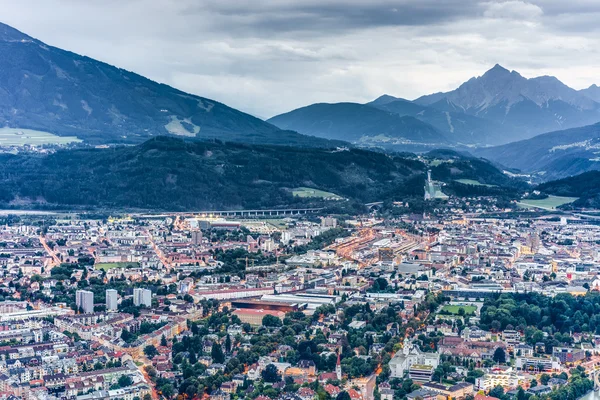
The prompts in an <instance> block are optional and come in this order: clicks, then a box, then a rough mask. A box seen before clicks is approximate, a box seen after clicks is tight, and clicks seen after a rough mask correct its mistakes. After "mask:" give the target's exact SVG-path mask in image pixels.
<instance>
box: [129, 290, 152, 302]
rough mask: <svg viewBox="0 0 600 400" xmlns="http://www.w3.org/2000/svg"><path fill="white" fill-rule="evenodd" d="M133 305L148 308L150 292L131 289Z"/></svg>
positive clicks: (150, 300)
mask: <svg viewBox="0 0 600 400" xmlns="http://www.w3.org/2000/svg"><path fill="white" fill-rule="evenodd" d="M133 304H134V305H135V306H146V307H150V306H151V305H152V291H151V290H150V289H142V288H135V289H133Z"/></svg>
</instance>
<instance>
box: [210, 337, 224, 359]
mask: <svg viewBox="0 0 600 400" xmlns="http://www.w3.org/2000/svg"><path fill="white" fill-rule="evenodd" d="M210 356H211V357H212V359H213V362H216V363H219V364H223V362H224V361H225V354H223V349H222V348H221V345H220V344H218V343H216V342H215V343H213V345H212V349H210Z"/></svg>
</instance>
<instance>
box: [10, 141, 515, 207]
mask: <svg viewBox="0 0 600 400" xmlns="http://www.w3.org/2000/svg"><path fill="white" fill-rule="evenodd" d="M428 157H429V156H428ZM431 157H433V158H436V159H437V158H439V157H440V156H439V154H438V155H436V154H434V155H432V156H431ZM452 157H453V158H452V160H451V161H448V158H447V157H446V158H445V159H444V160H443V161H441V162H439V163H436V164H437V165H436V166H435V167H434V169H433V176H434V179H439V180H443V181H446V182H449V183H452V182H454V181H455V180H456V179H473V180H480V181H482V182H492V183H493V184H497V185H502V184H505V183H506V184H507V186H511V185H508V180H507V179H508V178H506V177H505V176H504V174H502V172H500V171H498V170H497V169H494V168H493V166H492V165H491V164H489V163H488V162H485V161H481V160H479V161H477V160H474V159H471V158H465V157H463V156H460V155H453V156H452ZM433 158H428V160H429V161H433ZM429 161H428V162H429ZM427 169H428V166H427V164H426V163H425V162H424V161H422V160H421V159H420V158H419V157H417V156H415V155H414V154H401V155H400V154H386V153H382V152H374V151H368V150H361V149H347V150H326V149H319V148H299V147H284V146H269V145H260V146H257V145H248V144H241V143H222V142H208V141H184V140H181V139H178V138H172V137H156V138H153V139H150V140H148V141H146V142H144V143H142V144H140V145H136V146H116V147H111V148H105V149H89V148H88V149H74V150H61V151H58V152H56V153H54V154H49V155H40V154H39V153H20V154H17V155H12V154H0V205H1V206H2V207H15V206H29V207H31V206H35V207H44V206H45V207H69V208H73V207H76V206H81V207H88V208H89V207H91V208H105V209H134V208H135V209H154V210H197V211H198V210H223V209H241V208H245V209H264V208H272V207H301V206H307V205H318V206H323V205H330V204H331V203H332V202H326V201H323V200H314V199H305V198H299V197H294V196H293V195H292V189H294V188H299V187H310V188H315V189H321V190H324V191H328V192H332V193H335V194H337V195H340V196H343V197H345V198H347V199H349V200H350V201H349V202H333V203H336V204H344V203H348V204H355V203H363V204H364V203H368V202H374V201H384V200H402V201H410V202H411V203H415V204H419V202H421V203H422V201H423V186H424V181H425V174H426V170H427ZM486 180H487V181H486ZM464 186H468V185H464ZM474 188H475V187H474ZM463 189H464V190H471V189H469V188H468V187H465V188H463ZM315 202H316V204H315Z"/></svg>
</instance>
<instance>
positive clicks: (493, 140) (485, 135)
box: [367, 95, 506, 146]
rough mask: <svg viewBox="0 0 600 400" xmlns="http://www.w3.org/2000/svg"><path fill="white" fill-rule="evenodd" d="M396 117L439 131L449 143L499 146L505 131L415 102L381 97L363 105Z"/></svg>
mask: <svg viewBox="0 0 600 400" xmlns="http://www.w3.org/2000/svg"><path fill="white" fill-rule="evenodd" d="M367 105H370V106H372V107H376V108H379V109H381V110H385V111H388V112H391V113H394V114H398V115H400V116H410V117H414V118H417V119H418V120H420V121H423V122H425V123H427V124H429V125H431V126H433V127H434V128H436V129H437V130H438V131H440V132H442V133H443V135H444V136H445V137H447V138H448V139H449V140H451V141H453V142H455V143H457V144H463V145H480V146H481V145H491V144H500V143H503V133H504V131H505V130H506V128H505V127H503V126H502V125H501V124H499V123H496V122H494V121H490V120H486V119H483V118H479V117H475V116H472V115H469V114H466V113H464V112H461V111H460V110H440V109H438V108H434V107H428V106H424V105H421V104H417V103H415V102H412V101H409V100H405V99H400V98H395V97H393V96H389V95H384V96H381V97H379V98H377V99H375V100H374V101H372V102H370V103H367Z"/></svg>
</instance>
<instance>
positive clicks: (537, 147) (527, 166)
mask: <svg viewBox="0 0 600 400" xmlns="http://www.w3.org/2000/svg"><path fill="white" fill-rule="evenodd" d="M598 151H600V123H598V124H594V125H589V126H585V127H580V128H572V129H567V130H562V131H556V132H549V133H545V134H542V135H538V136H535V137H533V138H531V139H527V140H522V141H518V142H513V143H509V144H505V145H502V146H496V147H489V148H484V149H477V150H475V151H474V153H475V154H476V155H478V156H480V157H484V158H487V159H490V160H493V161H495V162H498V163H500V164H502V165H504V166H506V167H509V168H516V169H520V170H522V171H525V172H528V173H537V174H538V175H539V176H540V178H542V179H544V180H551V179H559V178H564V177H567V176H571V175H577V174H580V173H582V172H585V171H590V170H596V169H600V158H598Z"/></svg>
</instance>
